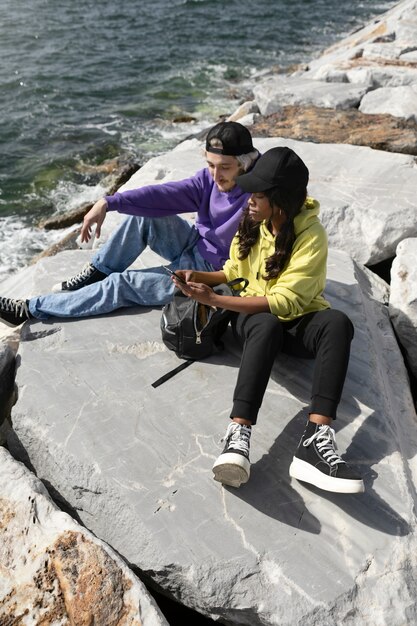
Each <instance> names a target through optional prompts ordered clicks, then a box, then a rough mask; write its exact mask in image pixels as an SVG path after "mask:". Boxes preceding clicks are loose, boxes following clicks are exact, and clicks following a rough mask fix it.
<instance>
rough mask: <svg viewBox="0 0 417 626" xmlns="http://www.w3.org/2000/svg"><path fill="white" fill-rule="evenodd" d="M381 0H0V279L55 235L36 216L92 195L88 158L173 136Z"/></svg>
mask: <svg viewBox="0 0 417 626" xmlns="http://www.w3.org/2000/svg"><path fill="white" fill-rule="evenodd" d="M394 4H395V3H394V2H392V1H383V0H379V1H373V0H368V1H362V2H361V1H359V0H351V1H350V2H348V3H340V2H339V1H338V0H287V1H285V0H257V2H249V0H228V1H227V2H223V1H222V0H130V1H127V2H124V3H123V4H122V5H120V3H116V2H114V0H100V1H99V2H98V1H96V0H84V1H83V2H79V3H78V2H74V0H60V1H59V2H56V1H54V0H26V1H25V0H0V59H1V63H0V85H1V88H0V111H1V115H0V280H1V279H2V278H5V277H6V276H7V275H9V274H11V273H12V272H14V271H16V270H18V269H19V268H21V267H22V266H23V265H25V264H26V263H27V262H28V260H29V259H30V258H31V257H32V256H33V255H35V254H36V253H38V252H40V251H41V250H42V249H43V248H45V247H46V246H48V245H50V244H51V243H52V242H53V241H55V240H57V239H59V238H60V237H61V236H62V233H59V232H58V233H57V232H56V231H55V232H52V233H51V232H49V233H48V232H46V231H44V230H42V229H39V228H37V224H38V222H39V221H40V219H42V218H44V217H46V216H48V215H51V214H52V213H55V212H57V211H58V212H60V211H65V210H67V209H71V208H75V207H77V206H78V205H80V204H81V203H82V202H85V201H94V200H96V199H97V198H99V197H100V196H101V195H103V193H104V191H105V189H104V187H103V186H102V185H103V182H102V180H101V178H100V177H99V176H97V166H99V165H100V164H102V163H103V162H106V161H107V160H109V159H113V158H115V157H117V156H120V155H125V156H126V157H131V158H132V159H134V160H135V161H138V162H141V163H143V162H144V161H145V160H146V159H147V158H149V157H150V156H154V155H156V154H159V153H161V152H163V151H166V150H168V149H170V148H172V147H173V146H174V145H175V144H177V143H178V142H179V141H180V140H182V139H183V138H185V137H187V136H189V135H190V134H192V133H196V132H198V131H200V130H202V129H204V128H206V127H208V126H210V125H211V124H213V123H215V122H216V121H218V119H219V116H221V115H227V114H230V113H232V112H233V110H234V109H235V108H236V107H237V105H238V104H239V103H240V101H241V100H242V99H243V98H244V97H245V95H246V94H247V92H248V90H249V88H250V84H251V80H253V79H254V78H255V76H256V74H259V73H260V72H262V71H263V70H265V69H266V68H270V67H271V66H279V67H281V68H286V67H288V66H291V65H292V64H296V63H300V62H307V61H308V60H309V59H311V58H312V57H314V56H318V55H319V53H320V51H322V50H323V49H325V48H326V47H327V46H329V45H330V44H332V43H333V42H335V41H336V40H338V39H340V38H341V37H343V36H344V35H346V34H347V33H349V32H350V31H352V30H354V29H355V28H359V27H361V26H362V25H364V24H365V23H366V22H367V21H369V20H370V19H371V18H373V17H374V16H375V15H377V14H380V13H382V12H384V11H386V10H388V9H389V8H390V7H391V6H393V5H394ZM190 118H192V120H191V121H178V120H184V119H186V120H187V119H190Z"/></svg>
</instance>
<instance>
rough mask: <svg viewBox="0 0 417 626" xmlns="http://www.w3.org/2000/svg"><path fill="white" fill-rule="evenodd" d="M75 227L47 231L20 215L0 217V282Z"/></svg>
mask: <svg viewBox="0 0 417 626" xmlns="http://www.w3.org/2000/svg"><path fill="white" fill-rule="evenodd" d="M73 229H74V228H73V227H72V228H67V229H63V230H59V231H57V230H50V231H47V230H44V229H41V228H35V227H34V226H30V225H28V224H27V223H26V222H25V221H24V220H23V219H21V218H19V217H15V216H10V217H0V282H1V281H2V280H5V279H6V278H7V277H8V276H10V275H11V274H14V273H16V272H17V271H19V270H20V269H22V268H23V267H25V266H26V265H27V264H28V263H29V262H30V259H32V258H33V257H35V256H36V255H38V254H40V253H41V252H42V251H43V250H45V249H46V248H48V247H49V246H52V245H53V244H55V243H58V241H60V240H61V239H62V238H63V237H65V235H66V234H68V233H69V232H71V231H72V230H73Z"/></svg>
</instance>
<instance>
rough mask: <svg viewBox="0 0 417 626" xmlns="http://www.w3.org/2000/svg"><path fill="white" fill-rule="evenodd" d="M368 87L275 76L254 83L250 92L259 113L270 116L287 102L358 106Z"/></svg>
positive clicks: (288, 103) (336, 107)
mask: <svg viewBox="0 0 417 626" xmlns="http://www.w3.org/2000/svg"><path fill="white" fill-rule="evenodd" d="M367 90H368V87H367V86H363V85H351V84H348V83H330V82H324V81H323V82H322V81H318V80H310V79H308V78H294V77H291V76H274V77H273V78H268V79H267V80H265V81H263V82H261V83H259V84H258V85H256V86H255V87H254V89H253V93H254V96H255V100H256V102H257V104H258V106H259V110H260V111H261V113H262V115H270V114H271V113H276V112H277V111H280V110H281V109H282V107H284V106H286V105H303V106H317V107H324V108H329V109H333V108H334V109H349V108H352V107H356V106H358V104H359V102H360V101H361V99H362V97H363V95H364V94H365V93H366V92H367Z"/></svg>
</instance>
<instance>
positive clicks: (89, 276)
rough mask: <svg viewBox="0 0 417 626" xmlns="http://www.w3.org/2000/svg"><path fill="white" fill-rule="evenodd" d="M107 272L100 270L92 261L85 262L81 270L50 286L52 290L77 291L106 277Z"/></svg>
mask: <svg viewBox="0 0 417 626" xmlns="http://www.w3.org/2000/svg"><path fill="white" fill-rule="evenodd" d="M106 276H107V274H104V273H103V272H100V270H98V269H97V268H96V267H94V265H93V264H92V263H86V264H85V265H84V267H83V268H82V270H81V271H80V272H78V274H75V276H73V277H72V278H68V280H64V282H62V283H58V284H57V285H54V286H53V287H52V291H54V292H57V291H77V289H81V288H82V287H86V286H87V285H92V284H93V283H98V282H99V281H100V280H103V279H104V278H106Z"/></svg>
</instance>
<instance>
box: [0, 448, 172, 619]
mask: <svg viewBox="0 0 417 626" xmlns="http://www.w3.org/2000/svg"><path fill="white" fill-rule="evenodd" d="M0 468H1V471H0V494H1V497H0V519H1V522H0V572H1V576H0V624H2V625H4V626H9V625H10V626H12V625H19V626H29V625H30V626H35V625H36V626H41V625H42V626H46V625H49V626H63V625H64V624H65V625H66V624H68V625H71V626H91V625H92V624H97V625H100V626H168V622H167V621H166V620H165V618H164V617H163V615H162V613H160V611H159V609H158V608H157V607H156V605H155V603H154V601H153V600H152V599H151V597H150V595H149V594H148V592H147V590H146V588H145V587H144V586H143V584H142V583H141V582H140V581H139V580H138V579H137V578H136V577H135V576H134V575H133V574H132V572H131V571H130V570H129V568H128V567H127V565H126V564H125V563H124V562H123V561H122V559H121V558H120V557H119V556H118V555H116V554H115V552H114V551H113V550H111V549H110V548H109V547H108V546H107V545H105V544H104V543H103V542H102V541H100V540H99V539H97V538H96V537H94V535H92V533H90V532H89V531H88V530H86V529H85V528H82V527H81V526H80V525H79V524H77V523H76V522H75V521H74V520H73V519H72V518H71V517H70V516H69V515H67V514H66V513H63V512H62V511H60V510H59V509H58V507H57V506H56V505H55V504H54V503H53V502H52V500H51V499H50V497H49V495H48V493H47V491H46V489H45V487H44V485H43V484H42V483H41V481H40V480H39V479H37V478H36V477H35V476H34V475H33V474H32V473H31V472H29V471H28V470H27V469H26V468H25V467H24V466H23V465H22V464H21V463H18V462H17V461H15V460H14V459H13V458H12V457H11V456H10V454H9V453H8V452H7V450H5V449H4V448H0Z"/></svg>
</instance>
